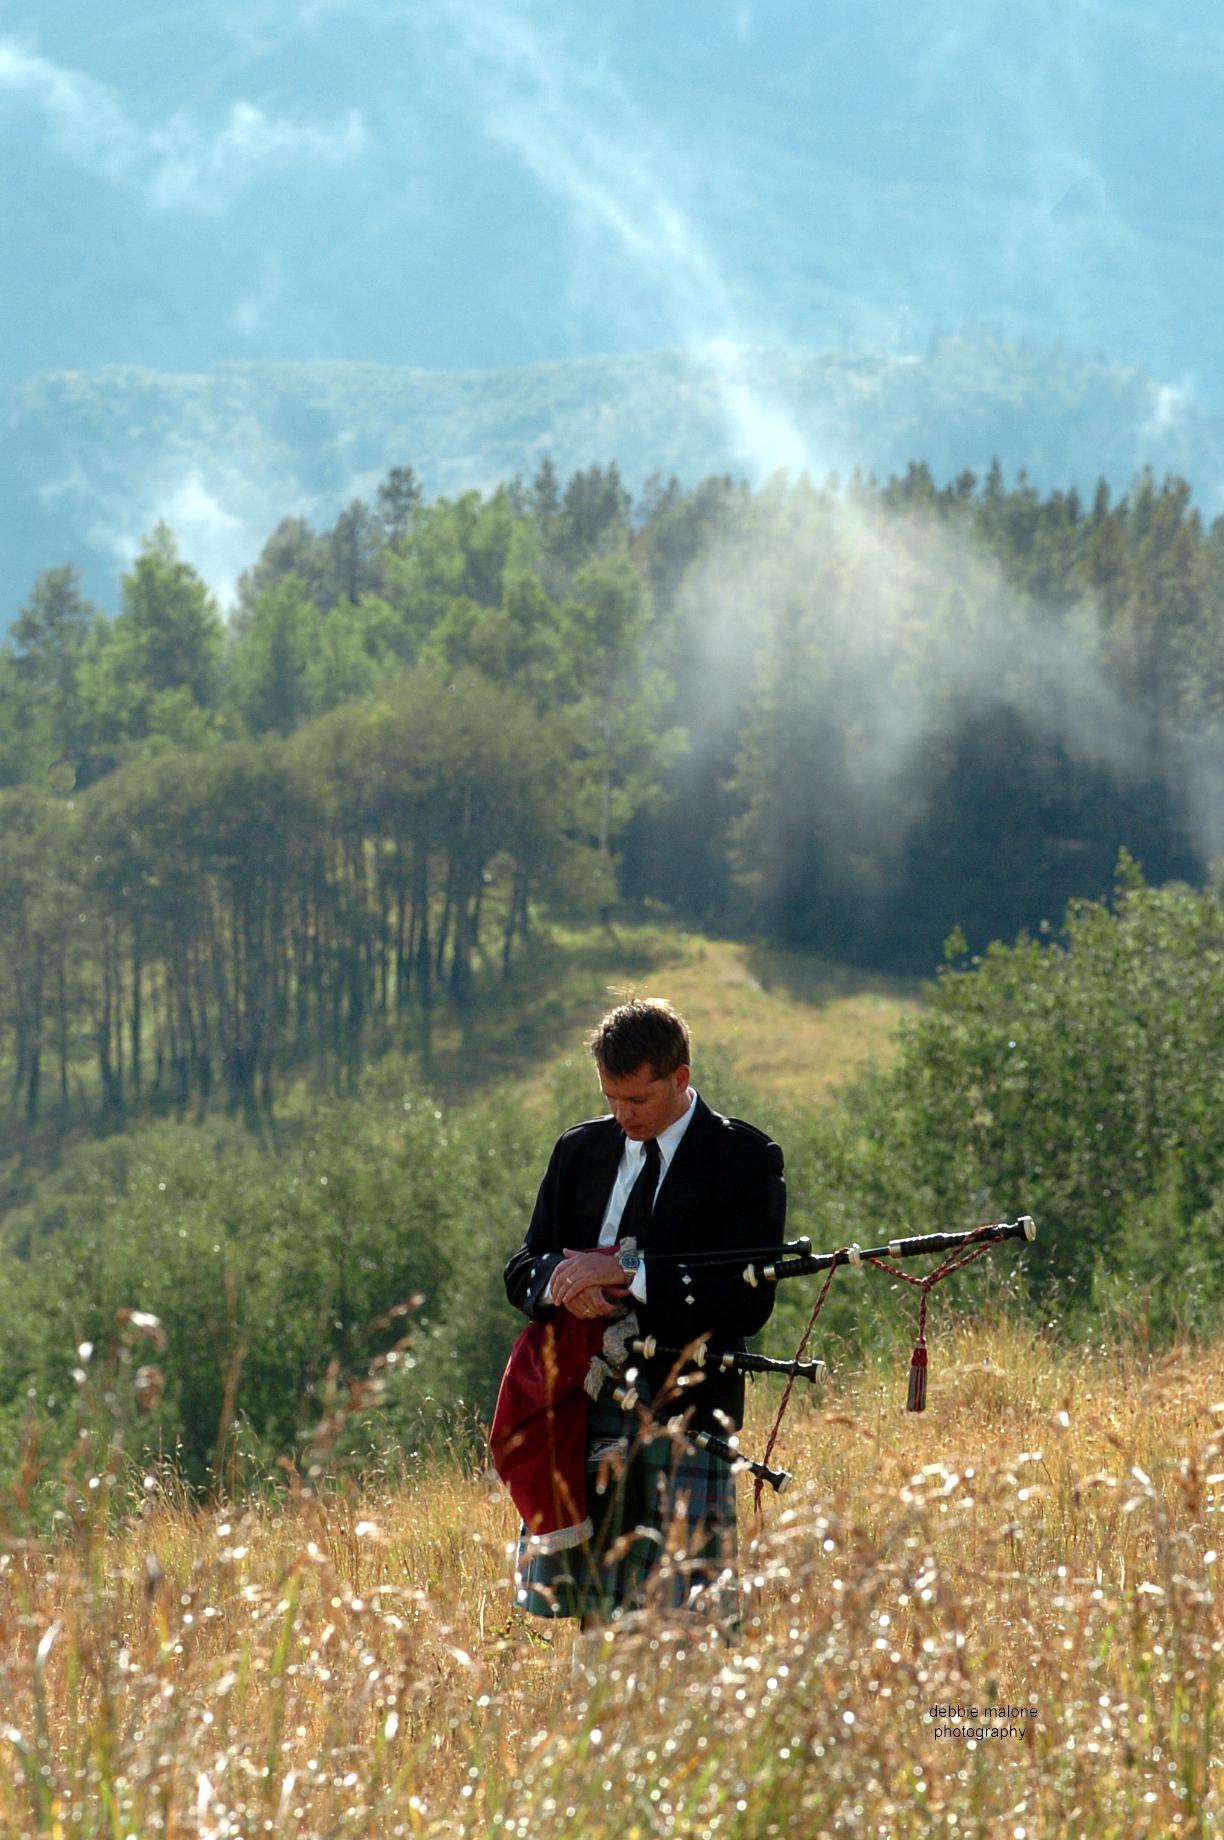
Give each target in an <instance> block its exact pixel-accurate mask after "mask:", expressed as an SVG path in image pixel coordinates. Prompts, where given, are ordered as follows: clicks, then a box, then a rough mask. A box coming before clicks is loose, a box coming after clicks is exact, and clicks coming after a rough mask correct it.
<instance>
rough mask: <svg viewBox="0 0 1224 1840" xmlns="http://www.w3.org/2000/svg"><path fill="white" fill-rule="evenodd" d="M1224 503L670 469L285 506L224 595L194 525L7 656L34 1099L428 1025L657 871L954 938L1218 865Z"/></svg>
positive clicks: (836, 916)
mask: <svg viewBox="0 0 1224 1840" xmlns="http://www.w3.org/2000/svg"><path fill="white" fill-rule="evenodd" d="M1222 711H1224V520H1222V521H1218V522H1216V523H1215V524H1212V525H1210V526H1208V525H1207V524H1205V522H1204V520H1203V519H1202V517H1201V516H1200V514H1199V512H1198V511H1197V510H1196V508H1195V507H1194V505H1193V503H1192V500H1191V493H1190V489H1189V487H1188V486H1187V485H1186V483H1185V482H1184V481H1182V480H1180V479H1167V480H1165V481H1163V482H1157V481H1156V480H1155V479H1154V478H1153V477H1152V476H1151V475H1146V474H1145V475H1143V476H1141V477H1140V478H1139V479H1137V480H1136V482H1135V483H1134V485H1133V487H1132V489H1131V490H1130V491H1129V492H1128V493H1127V494H1126V495H1125V496H1123V497H1121V498H1118V499H1116V500H1114V499H1113V498H1112V497H1111V494H1110V492H1109V490H1108V488H1107V487H1106V486H1105V485H1103V484H1102V485H1101V486H1100V487H1099V488H1098V490H1097V492H1096V494H1095V497H1094V498H1093V500H1092V502H1091V503H1083V502H1081V501H1080V499H1079V498H1078V496H1077V495H1076V494H1075V493H1074V492H1055V493H1053V494H1051V495H1049V496H1047V497H1045V498H1042V497H1040V496H1039V495H1038V494H1037V493H1036V492H1035V491H1034V489H1033V488H1032V487H1031V486H1030V485H1029V484H1028V482H1027V481H1026V480H1025V479H1024V477H1023V476H1021V477H1020V479H1019V480H1018V481H1017V482H1016V483H1015V484H1013V485H1011V486H1008V485H1007V484H1006V483H1005V481H1004V479H1003V477H1002V474H1001V472H1000V470H999V469H998V467H997V466H996V467H995V468H993V469H992V470H991V472H990V473H989V474H988V475H987V476H985V477H983V478H980V479H979V478H976V477H974V476H973V475H972V474H968V473H966V474H963V475H961V476H960V477H959V478H957V479H956V480H955V481H953V482H952V483H951V484H949V485H946V486H944V487H940V486H938V485H937V484H936V482H935V480H934V479H933V478H932V476H931V474H930V472H929V470H928V469H927V468H926V467H924V466H921V465H914V466H911V467H910V469H909V470H908V472H907V473H906V474H905V475H904V476H903V477H899V478H895V479H892V480H890V481H888V482H887V483H885V484H879V483H877V482H875V481H873V480H867V479H862V478H858V477H856V478H854V479H851V480H849V481H846V482H839V481H836V480H830V481H827V482H825V484H824V485H822V486H815V485H813V484H812V483H811V482H810V481H809V480H808V479H807V478H806V477H804V478H801V479H799V480H798V481H795V482H789V481H787V480H785V479H783V478H778V479H775V480H773V481H771V482H770V483H768V484H767V485H765V486H764V487H762V488H760V489H759V490H756V491H752V490H749V489H748V488H747V487H745V486H744V485H742V484H738V483H736V482H735V481H733V480H731V479H728V478H712V479H708V480H706V481H704V482H703V483H701V484H700V485H698V486H697V487H695V488H693V489H684V488H682V487H681V486H680V485H679V484H678V483H677V482H676V481H674V480H672V481H670V482H666V483H665V482H663V481H661V480H656V481H653V482H651V483H650V484H648V486H647V487H646V488H644V490H643V491H642V492H641V493H640V494H639V495H638V497H637V499H636V500H635V499H634V498H633V497H632V496H631V494H630V493H629V492H628V491H627V490H626V488H625V486H624V484H623V482H622V480H621V478H620V476H619V473H618V471H617V469H616V467H615V466H614V465H612V466H609V467H607V468H599V467H593V468H590V469H587V470H585V471H583V472H579V473H577V474H575V475H574V476H573V477H572V478H570V479H569V480H568V482H565V483H562V482H561V481H560V480H559V479H558V478H557V477H556V475H555V473H554V471H553V469H552V467H551V465H550V464H549V463H548V462H544V463H543V464H542V465H541V467H540V469H539V471H538V473H537V474H536V476H535V478H534V479H533V480H531V481H530V482H529V483H528V482H524V481H521V480H516V481H514V482H512V483H511V484H509V485H507V486H504V487H501V488H499V489H498V490H496V491H493V492H491V493H487V494H482V493H477V492H470V493H467V494H464V495H463V496H461V497H459V498H456V499H453V500H440V501H435V502H426V500H425V499H424V497H423V495H422V493H421V490H420V486H419V482H418V481H417V479H416V476H415V475H414V473H413V472H412V470H411V469H410V468H407V467H401V468H397V469H395V470H393V471H392V472H391V473H389V474H388V476H387V477H386V479H385V480H384V481H383V483H382V485H381V486H380V487H379V488H378V491H377V494H376V496H375V498H374V499H373V501H372V502H371V503H369V504H366V503H363V502H354V503H353V504H351V505H349V506H348V507H347V509H346V510H345V511H344V512H343V513H342V514H341V516H340V517H339V518H338V520H337V522H336V524H335V526H334V527H333V528H331V529H330V530H326V531H321V532H319V531H315V530H314V529H312V528H311V526H310V525H309V524H307V523H306V522H305V521H304V520H302V519H296V518H291V519H287V520H285V521H284V522H283V523H282V524H281V525H280V526H279V527H278V528H277V529H276V530H275V531H274V532H273V533H272V535H271V536H270V537H269V539H268V541H267V543H266V545H265V547H264V549H263V552H262V554H261V555H260V556H259V557H258V558H257V559H256V560H255V561H254V562H253V563H252V566H251V567H250V569H249V570H248V571H247V573H246V574H245V575H244V576H243V577H242V579H241V582H240V584H239V589H238V594H237V600H236V604H235V606H234V608H233V610H232V613H231V615H230V617H229V619H228V620H224V619H223V618H222V614H221V611H220V609H219V608H218V606H217V604H216V602H215V600H214V599H213V597H212V596H211V595H210V593H209V591H208V589H207V587H206V586H205V584H204V582H203V581H202V580H201V578H200V577H199V576H198V574H197V573H196V572H195V571H194V570H193V569H192V568H191V567H190V566H189V565H188V564H187V563H186V562H185V561H184V560H183V559H182V557H181V556H180V554H179V553H178V549H177V546H176V543H175V539H174V536H173V534H172V533H171V532H170V531H169V530H168V529H166V528H165V527H160V528H159V529H158V530H156V531H155V532H154V533H153V534H152V535H151V536H150V538H149V539H148V540H147V542H146V543H145V545H144V547H143V548H142V550H141V552H140V554H139V555H138V556H137V558H136V560H135V561H134V563H133V565H132V567H131V569H130V570H129V571H128V572H127V573H126V574H125V575H124V576H123V578H122V582H121V589H120V604H119V609H118V611H117V613H116V614H115V615H114V616H113V617H107V616H105V615H103V614H102V613H101V612H100V610H99V609H98V608H97V607H96V606H94V605H92V604H90V602H89V601H88V600H87V599H86V598H85V596H84V595H83V593H82V591H81V588H80V584H79V581H78V579H77V577H76V576H75V574H74V572H73V571H72V569H71V568H69V567H66V566H61V567H53V568H50V569H49V570H48V571H47V572H46V573H45V574H44V575H42V576H41V577H40V578H39V580H38V581H37V582H36V583H35V584H34V586H33V588H32V590H31V592H30V594H29V596H28V598H27V600H26V603H25V605H24V606H23V607H22V608H21V610H20V611H19V613H18V615H17V617H16V619H15V621H14V623H13V625H12V627H11V628H10V631H9V635H8V638H7V641H6V643H5V644H4V646H3V648H2V649H0V786H2V787H3V790H2V792H0V1031H2V1035H0V1055H2V1056H3V1060H2V1062H0V1065H2V1066H3V1067H4V1069H5V1070H6V1075H7V1082H8V1093H9V1096H10V1103H11V1106H12V1108H13V1112H14V1114H15V1116H16V1117H18V1118H20V1119H23V1120H24V1121H25V1122H26V1123H27V1124H29V1123H35V1122H36V1121H37V1120H38V1118H39V1117H40V1115H42V1114H44V1113H45V1112H46V1111H47V1110H48V1109H50V1108H52V1107H54V1108H56V1109H57V1110H58V1111H59V1112H61V1113H63V1114H71V1113H73V1112H74V1111H78V1110H80V1111H94V1110H96V1109H97V1108H99V1107H100V1108H102V1109H103V1110H105V1111H107V1112H110V1113H111V1114H113V1115H116V1116H118V1115H121V1114H122V1113H123V1112H124V1111H125V1110H126V1109H127V1108H129V1107H131V1106H132V1105H133V1104H134V1103H136V1102H139V1101H143V1100H145V1099H146V1098H152V1099H155V1100H158V1101H163V1102H169V1103H186V1102H188V1101H191V1100H207V1099H208V1098H209V1097H210V1095H212V1094H214V1093H216V1092H223V1093H224V1094H225V1096H226V1097H227V1099H228V1100H229V1101H230V1103H231V1104H233V1105H234V1106H236V1107H242V1108H245V1109H248V1110H255V1109H258V1108H260V1107H262V1106H266V1105H267V1104H268V1103H270V1100H271V1097H272V1093H273V1089H274V1083H275V1077H276V1072H277V1069H278V1068H279V1067H281V1066H282V1065H284V1064H285V1063H286V1062H288V1061H292V1060H293V1059H294V1058H295V1057H301V1056H306V1055H309V1056H318V1055H323V1056H325V1057H329V1058H330V1059H332V1060H333V1061H334V1063H335V1064H336V1066H337V1067H350V1068H352V1067H355V1066H356V1065H357V1063H358V1062H359V1060H360V1058H361V1056H362V1054H363V1052H364V1051H365V1049H366V1048H368V1046H369V1045H370V1043H371V1041H372V1040H373V1039H374V1037H375V1034H376V1032H378V1031H382V1032H383V1038H384V1039H394V1040H397V1041H400V1042H408V1043H410V1044H413V1045H417V1046H423V1047H425V1048H428V1042H429V1036H430V1030H431V1025H432V1021H433V1018H434V1016H435V1013H436V1008H437V1005H438V1004H439V1003H441V1002H445V1003H448V1004H454V1005H458V1006H460V1007H461V1006H462V1005H464V1004H465V1003H466V1002H468V1001H469V1000H470V999H471V997H472V994H473V991H474V988H475V987H476V986H477V985H478V984H479V982H480V981H481V980H488V979H491V978H495V977H499V976H504V975H507V974H508V973H509V972H511V970H512V968H513V964H514V960H515V955H516V952H517V951H518V950H519V949H520V947H521V944H522V942H523V940H524V939H525V937H526V936H527V934H528V932H529V930H530V928H531V925H532V923H533V915H534V914H535V913H536V912H538V911H539V909H540V906H541V904H549V903H551V904H553V905H554V906H562V907H571V908H572V907H573V906H575V905H580V906H584V907H585V908H586V910H587V911H588V912H591V911H601V910H602V911H607V912H611V911H612V910H613V909H614V908H615V906H616V904H617V902H619V901H621V900H626V899H627V900H631V901H634V902H641V901H643V900H657V901H660V902H663V903H665V904H666V905H667V907H668V908H669V909H670V910H671V911H673V912H676V913H678V914H680V915H682V916H685V917H689V918H691V919H693V920H697V921H700V922H701V923H702V924H704V925H707V926H723V927H728V928H730V927H734V928H736V929H737V930H739V931H741V932H742V931H753V932H755V933H757V934H759V935H762V936H765V937H771V938H776V939H779V940H784V941H786V942H787V943H791V944H801V945H804V946H807V947H810V948H813V949H816V950H819V951H823V952H826V953H828V954H829V955H830V956H833V957H837V958H841V959H851V960H856V961H858V962H860V963H865V964H873V965H879V966H884V965H887V966H894V967H902V966H903V967H913V966H924V967H925V966H929V965H930V964H931V962H932V961H933V959H934V958H935V957H936V956H937V955H938V952H939V949H940V945H941V942H942V941H943V939H944V938H945V937H946V935H947V934H948V933H949V932H950V931H951V930H952V928H953V927H955V926H959V927H961V928H962V929H963V931H964V934H965V936H966V937H967V939H968V940H969V941H970V942H971V943H972V944H973V945H974V946H975V948H976V947H977V946H979V945H985V944H986V943H987V942H988V941H989V940H991V939H994V938H998V937H1011V936H1013V935H1014V934H1015V933H1016V931H1017V930H1018V929H1019V928H1021V927H1024V926H1030V927H1036V926H1038V925H1039V924H1040V923H1041V922H1042V921H1047V920H1049V921H1057V919H1058V917H1059V916H1060V915H1061V913H1062V910H1063V907H1064V905H1065V903H1066V902H1067V900H1068V899H1070V898H1073V897H1077V896H1092V895H1097V894H1100V893H1103V892H1104V891H1105V890H1106V889H1107V888H1108V886H1109V884H1110V881H1111V877H1112V872H1113V866H1114V863H1115V861H1116V859H1117V855H1118V850H1119V848H1120V847H1122V846H1125V847H1126V848H1127V849H1129V850H1130V851H1131V852H1132V853H1133V854H1134V855H1135V856H1136V857H1138V858H1140V859H1141V860H1142V861H1143V864H1144V867H1145V869H1146V871H1147V873H1148V876H1149V878H1150V879H1153V880H1165V879H1167V878H1168V877H1170V876H1178V875H1180V876H1186V877H1198V876H1200V875H1201V871H1202V868H1203V865H1204V862H1205V859H1206V856H1207V855H1208V854H1209V853H1210V851H1211V849H1212V848H1213V846H1214V835H1213V830H1212V825H1213V819H1214V805H1213V796H1214V790H1215V787H1216V785H1217V783H1218V780H1219V773H1220V768H1221V766H1222V765H1224V743H1222V738H1221V726H1220V724H1221V713H1222Z"/></svg>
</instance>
